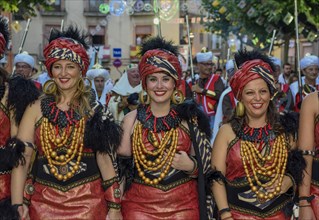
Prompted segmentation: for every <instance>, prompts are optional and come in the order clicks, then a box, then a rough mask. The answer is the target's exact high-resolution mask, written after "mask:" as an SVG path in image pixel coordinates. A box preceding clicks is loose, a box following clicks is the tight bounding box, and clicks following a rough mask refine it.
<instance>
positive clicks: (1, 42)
mask: <svg viewBox="0 0 319 220" xmlns="http://www.w3.org/2000/svg"><path fill="white" fill-rule="evenodd" d="M6 45H7V42H6V40H5V39H4V36H3V34H2V33H0V57H2V55H3V54H4V52H5V51H6Z"/></svg>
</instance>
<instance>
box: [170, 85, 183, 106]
mask: <svg viewBox="0 0 319 220" xmlns="http://www.w3.org/2000/svg"><path fill="white" fill-rule="evenodd" d="M171 100H172V102H173V103H174V104H175V105H179V104H181V103H183V102H184V100H185V97H184V94H183V92H182V91H181V90H179V89H175V90H174V92H173V94H172V95H171Z"/></svg>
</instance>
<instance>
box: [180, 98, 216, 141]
mask: <svg viewBox="0 0 319 220" xmlns="http://www.w3.org/2000/svg"><path fill="white" fill-rule="evenodd" d="M176 111H177V112H178V114H179V116H180V117H181V118H182V119H183V120H186V121H189V120H191V119H192V118H194V117H195V118H197V123H198V128H199V130H200V131H201V132H205V133H206V135H207V137H208V139H210V138H211V136H212V132H211V129H210V125H209V118H208V116H207V115H206V114H205V113H204V111H203V110H202V109H201V108H200V106H199V105H198V104H197V103H196V102H194V101H193V100H191V99H187V100H185V101H184V102H183V103H182V104H179V105H177V106H176Z"/></svg>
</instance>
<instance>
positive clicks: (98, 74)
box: [86, 69, 110, 81]
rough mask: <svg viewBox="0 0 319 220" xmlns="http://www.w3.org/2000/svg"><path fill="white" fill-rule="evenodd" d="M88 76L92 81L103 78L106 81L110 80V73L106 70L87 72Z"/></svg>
mask: <svg viewBox="0 0 319 220" xmlns="http://www.w3.org/2000/svg"><path fill="white" fill-rule="evenodd" d="M86 76H87V77H88V78H89V79H90V80H94V79H95V78H96V77H103V78H104V79H105V81H106V80H108V79H109V77H110V73H109V71H107V70H106V69H90V70H88V71H87V73H86Z"/></svg>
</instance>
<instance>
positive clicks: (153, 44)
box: [139, 36, 179, 56]
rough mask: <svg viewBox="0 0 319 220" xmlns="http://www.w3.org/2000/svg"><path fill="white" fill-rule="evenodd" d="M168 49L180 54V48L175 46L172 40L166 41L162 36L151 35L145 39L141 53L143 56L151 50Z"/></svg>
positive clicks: (176, 54)
mask: <svg viewBox="0 0 319 220" xmlns="http://www.w3.org/2000/svg"><path fill="white" fill-rule="evenodd" d="M155 49H160V50H166V51H169V52H171V53H173V54H174V55H175V56H178V55H179V50H178V47H177V46H174V44H173V42H172V41H166V40H165V39H164V38H162V37H158V36H157V37H150V38H148V39H147V40H146V41H144V42H143V43H142V45H141V49H140V53H139V55H141V56H143V55H144V54H145V53H146V52H147V51H149V50H155Z"/></svg>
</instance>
